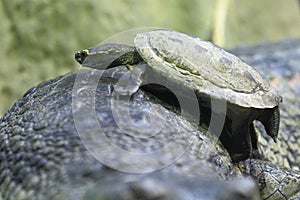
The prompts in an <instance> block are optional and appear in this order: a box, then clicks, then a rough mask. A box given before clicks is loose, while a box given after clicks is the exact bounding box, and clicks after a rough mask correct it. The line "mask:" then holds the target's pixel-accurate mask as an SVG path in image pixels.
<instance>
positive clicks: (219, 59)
mask: <svg viewBox="0 0 300 200" xmlns="http://www.w3.org/2000/svg"><path fill="white" fill-rule="evenodd" d="M123 50H124V51H123ZM107 54H111V55H113V56H112V57H107ZM104 57H105V58H104ZM75 58H76V60H77V61H78V62H79V63H80V64H82V65H83V66H85V67H91V68H96V69H100V70H104V69H106V68H111V67H117V66H118V65H119V64H123V65H127V66H128V67H129V68H130V69H132V71H133V72H134V71H135V70H136V69H138V70H140V71H142V72H139V73H132V74H134V75H135V76H138V79H139V80H140V81H136V78H135V79H134V80H135V81H134V83H133V84H131V85H134V84H136V85H137V86H141V85H142V83H144V82H146V81H147V79H153V78H155V77H164V78H165V79H166V80H167V81H168V82H171V83H173V84H175V85H178V86H179V89H180V90H182V91H184V90H192V91H194V92H195V94H196V96H197V98H198V103H199V107H200V110H201V112H202V111H203V110H204V111H205V112H204V114H205V115H207V116H209V113H217V115H220V116H222V115H225V118H224V127H223V129H222V132H221V135H220V140H221V142H222V143H223V145H224V146H225V147H226V149H227V150H228V151H229V153H230V155H231V158H232V160H233V161H234V162H238V161H241V160H245V159H247V158H249V157H251V156H252V155H257V152H258V141H257V133H256V130H255V126H254V124H253V121H254V120H258V121H260V122H261V123H262V124H263V125H264V127H265V130H266V132H267V134H268V135H269V136H271V137H272V138H273V141H274V142H275V143H276V138H277V136H278V130H279V122H280V111H279V104H280V103H281V102H282V97H281V96H280V94H279V92H278V91H277V90H276V89H275V88H274V87H273V86H271V85H270V83H269V82H268V81H267V80H266V79H265V78H264V77H263V76H262V75H261V74H260V73H259V72H257V71H256V70H255V69H253V68H252V67H251V66H249V65H247V64H246V63H244V62H243V61H242V60H241V59H239V58H238V57H236V56H234V55H233V54H231V53H229V52H226V51H225V50H224V49H222V48H220V47H218V46H217V45H215V44H213V43H211V42H209V41H205V40H202V39H200V38H198V37H194V36H191V35H187V34H184V33H181V32H177V31H173V30H167V29H158V30H153V31H148V32H142V33H139V34H137V35H136V36H135V38H134V47H131V46H128V45H124V44H103V45H100V46H97V47H95V48H89V49H86V50H82V51H79V52H77V53H76V54H75ZM97 58H98V59H97ZM136 74H138V75H136ZM149 77H150V78H149ZM129 85H130V84H129ZM138 88H139V87H132V86H130V88H129V87H128V88H127V89H126V91H130V92H129V94H133V93H134V92H136V91H137V89H138ZM155 90H156V88H154V89H153V90H152V91H154V93H155ZM162 95H163V94H161V93H159V96H162ZM212 101H215V102H217V103H219V104H220V105H225V107H226V112H221V113H218V111H215V110H214V109H212V106H211V102H212ZM206 118H209V117H206ZM206 123H210V122H206ZM217 123H219V122H217ZM220 123H221V122H220Z"/></svg>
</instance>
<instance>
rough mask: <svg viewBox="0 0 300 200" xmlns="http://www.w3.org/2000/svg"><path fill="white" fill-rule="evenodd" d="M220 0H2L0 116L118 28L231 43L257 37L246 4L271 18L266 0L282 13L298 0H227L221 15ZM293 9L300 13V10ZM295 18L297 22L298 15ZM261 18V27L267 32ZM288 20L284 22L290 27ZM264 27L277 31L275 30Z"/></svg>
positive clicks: (71, 68)
mask: <svg viewBox="0 0 300 200" xmlns="http://www.w3.org/2000/svg"><path fill="white" fill-rule="evenodd" d="M220 1H223V0H88V1H84V0H59V1H58V0H57V1H55V0H52V1H50V0H13V1H12V0H0V19H1V20H0V44H1V48H0V61H1V62H0V116H1V115H2V114H3V113H4V112H5V111H6V110H7V109H8V108H9V107H10V106H11V105H12V104H13V103H14V102H15V101H16V100H17V99H18V98H20V97H21V96H22V94H24V93H25V92H26V90H28V89H29V88H31V87H33V86H35V85H37V84H38V83H39V82H41V81H44V80H47V79H49V78H53V77H55V76H57V75H60V74H64V73H67V72H70V71H74V70H76V69H77V68H79V67H80V66H79V65H78V64H77V63H76V62H75V61H74V58H73V56H74V52H75V51H77V50H80V49H83V48H86V47H89V46H94V45H96V44H98V43H100V42H101V41H102V40H104V39H106V38H107V37H109V36H111V35H113V34H115V33H118V32H121V31H125V30H128V29H132V28H137V27H165V28H171V29H176V30H178V31H182V32H186V33H189V34H192V35H197V36H199V37H202V38H204V39H214V38H215V37H216V35H217V36H218V35H221V37H219V38H221V42H220V43H223V44H227V45H229V46H233V45H235V44H237V43H239V42H243V43H246V42H248V41H252V42H253V41H258V39H253V38H251V35H250V34H247V38H246V39H247V40H246V39H245V37H241V35H242V36H243V35H244V34H243V33H244V32H245V33H246V32H247V33H249V32H251V33H253V34H254V35H255V32H254V31H247V26H246V25H247V24H248V21H247V20H260V19H258V18H257V16H258V14H257V13H251V10H250V11H249V10H247V6H248V7H250V8H252V9H253V8H255V9H253V10H255V11H257V10H258V11H257V12H261V13H260V14H261V15H263V16H264V19H265V18H267V19H270V21H271V22H272V20H273V21H278V19H277V17H274V16H272V15H271V14H269V15H270V16H267V14H265V13H269V12H270V8H269V7H263V6H264V5H274V4H275V5H277V6H272V8H274V9H278V8H281V7H280V5H283V4H284V8H289V9H287V10H284V9H280V10H275V11H273V12H274V13H283V14H280V15H284V12H287V13H288V14H289V15H292V14H291V13H292V12H293V11H298V10H296V9H297V5H296V1H295V0H265V1H261V0H252V1H248V0H226V1H227V2H228V3H227V4H226V5H223V6H221V10H222V9H226V10H225V11H226V12H225V13H227V15H226V16H222V15H221V17H220V15H217V14H218V13H216V12H215V11H216V9H215V8H216V7H217V6H218V5H220ZM249 2H252V4H251V3H249ZM275 2H276V3H275ZM223 4H224V3H223ZM249 4H251V6H249ZM278 5H279V6H278ZM240 10H242V11H243V12H242V13H240ZM295 15H297V16H295V17H298V18H299V13H295ZM216 16H219V17H216ZM239 16H241V17H239ZM265 16H267V17H265ZM276 16H278V14H277V15H276ZM219 20H221V22H222V23H226V24H225V25H224V24H223V26H222V27H225V28H221V30H220V29H218V28H216V26H215V24H218V23H217V22H220V21H219ZM286 21H287V20H286V19H285V18H284V20H281V22H282V23H283V22H285V23H286ZM291 21H292V23H294V24H295V20H294V21H293V20H291ZM271 22H269V21H268V23H271ZM249 24H250V25H253V24H254V23H250V22H249ZM262 24H263V23H260V24H259V26H261V27H259V30H260V32H259V33H260V35H262V36H266V35H263V33H264V32H265V29H266V28H265V24H263V25H262ZM277 25H278V23H277ZM292 25H293V24H292ZM292 25H291V26H292ZM287 26H288V25H286V24H285V25H284V28H285V29H286V30H288V31H289V32H291V31H292V29H289V28H288V27H287ZM295 26H296V25H295ZM270 27H271V26H270ZM250 28H251V27H250ZM225 29H226V30H225ZM268 29H269V28H268ZM216 30H218V31H217V32H216ZM245 30H246V31H245ZM277 30H278V29H277ZM280 30H281V29H280ZM297 30H298V27H297ZM219 32H222V33H225V34H220V33H219ZM256 32H257V31H256ZM281 32H282V31H281ZM295 32H296V31H295ZM266 33H268V34H270V33H272V34H275V33H273V32H272V31H271V30H266ZM297 34H300V33H298V32H297ZM288 36H289V35H286V37H288ZM248 37H249V40H248ZM282 37H285V36H284V35H281V38H282ZM235 38H242V39H243V40H242V41H238V40H235ZM267 38H268V37H267V36H266V37H261V38H260V39H259V40H262V39H267ZM272 38H274V36H272ZM275 38H276V37H275ZM277 38H280V37H277Z"/></svg>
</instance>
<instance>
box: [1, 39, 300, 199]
mask: <svg viewBox="0 0 300 200" xmlns="http://www.w3.org/2000/svg"><path fill="white" fill-rule="evenodd" d="M295 44H297V43H293V45H295ZM293 45H291V46H292V47H294V48H296V47H295V46H293ZM298 47H300V45H299V46H298ZM269 48H270V47H269ZM269 48H267V49H269ZM272 50H274V48H272ZM277 50H278V51H282V52H284V50H282V49H280V48H279V47H278V48H277ZM253 51H254V50H253ZM239 52H240V53H241V54H242V53H243V51H239ZM293 52H296V53H297V51H293ZM245 54H246V53H245ZM298 54H299V53H298ZM275 55H276V54H275ZM280 55H281V54H280ZM287 55H289V53H287V54H285V55H284V59H283V57H281V56H278V58H277V57H275V56H274V57H275V58H274V60H276V58H277V59H278V60H281V61H282V62H283V63H286V64H288V63H295V62H296V61H297V60H296V59H295V60H296V61H295V62H288V61H289V59H288V56H287ZM291 55H293V56H295V55H294V54H291ZM252 56H253V55H252ZM286 57H287V58H286ZM243 58H244V59H245V60H246V58H247V57H243ZM293 58H295V57H293ZM248 59H249V60H251V59H253V60H254V61H255V58H252V57H251V55H250V56H249V55H248ZM284 61H285V62H284ZM264 62H267V61H265V60H264V59H262V60H261V61H260V62H258V61H257V62H256V64H257V65H260V66H261V65H262V64H263V63H264ZM248 63H249V62H248ZM298 63H299V61H298ZM250 64H251V63H250ZM252 65H253V64H252ZM282 65H283V66H280V67H281V68H280V69H286V68H287V65H284V64H282ZM254 66H256V65H255V64H254ZM262 66H263V65H262ZM271 66H272V65H271ZM298 66H299V65H298ZM276 70H277V68H275V69H274V68H271V71H276ZM293 70H294V68H292V69H291V71H292V72H293V73H292V76H291V77H293V76H295V75H294V74H296V73H295V71H293ZM259 71H260V70H259ZM268 71H270V70H267V72H268ZM268 73H269V72H268ZM93 74H94V73H93V71H91V72H90V76H91V80H93ZM75 75H76V74H74V73H71V74H68V75H65V76H63V77H58V78H56V79H54V80H51V81H47V82H44V83H42V84H40V85H39V86H37V87H35V88H33V89H31V90H30V91H28V92H27V93H26V95H25V96H24V97H23V98H22V99H20V100H19V101H18V102H16V104H15V105H14V106H13V107H12V109H10V110H9V111H8V112H7V113H6V114H5V116H4V117H3V118H2V119H1V121H0V145H1V147H0V149H1V152H0V168H1V170H0V184H1V185H0V191H1V195H2V196H1V198H3V199H16V198H23V199H26V198H27V199H32V197H39V198H42V197H43V198H48V199H50V198H52V199H53V198H56V199H66V198H69V199H74V198H75V197H76V198H78V197H80V195H81V196H84V197H86V198H91V199H92V198H95V197H101V198H106V199H113V198H114V197H116V196H114V195H116V194H122V197H127V199H134V198H135V199H138V198H141V197H147V198H148V199H151V198H152V199H153V197H155V198H156V199H176V198H177V199H184V198H189V199H192V198H191V197H192V196H194V197H197V198H196V199H200V198H201V195H204V194H203V193H201V192H203V191H205V192H206V193H205V195H206V196H205V197H203V196H202V198H205V199H209V198H208V197H207V195H211V196H209V197H211V198H210V199H220V196H219V197H218V196H215V195H216V193H218V192H219V189H222V191H223V195H222V196H223V197H226V195H227V199H233V198H236V197H237V196H239V197H241V198H242V199H258V197H257V196H256V195H255V191H256V190H255V187H253V183H252V182H251V181H250V182H249V180H248V179H241V180H240V181H241V182H238V183H237V182H231V184H228V183H224V182H222V181H226V180H232V179H236V178H238V177H239V173H240V171H239V169H238V168H235V167H234V165H233V164H232V163H231V161H230V157H229V155H228V153H227V152H226V151H225V150H224V149H223V147H222V146H221V145H219V144H217V145H216V144H215V143H214V142H212V141H213V140H212V138H211V136H206V135H205V134H203V132H201V131H197V130H196V131H192V132H191V131H189V130H190V129H191V128H193V126H192V125H190V123H189V122H187V121H186V120H184V119H182V118H180V117H179V116H178V115H177V114H176V111H175V110H174V108H172V107H168V105H166V104H164V103H163V102H161V101H159V100H157V99H156V98H155V97H153V96H151V95H146V94H145V93H144V92H143V91H139V92H138V93H137V94H136V95H135V97H134V102H135V105H137V106H141V107H142V108H145V107H149V105H153V104H156V105H158V106H161V105H164V106H165V108H164V107H163V106H161V107H159V110H160V111H162V110H166V112H167V113H168V114H170V115H171V117H170V120H171V121H169V124H172V128H173V129H174V131H175V132H176V131H179V132H181V133H182V137H186V136H187V135H186V134H189V135H188V136H191V137H195V140H194V141H195V143H194V144H193V145H192V146H191V147H190V149H189V151H187V153H186V154H185V156H183V157H182V158H180V159H179V160H178V161H177V162H176V163H174V164H173V165H171V166H169V167H167V168H164V169H163V170H161V171H158V172H156V173H157V174H155V173H154V174H148V175H146V176H142V178H141V177H139V176H137V175H136V176H134V175H132V174H126V173H123V172H118V171H116V170H114V169H111V168H109V167H106V166H104V165H102V164H101V163H99V162H98V161H97V160H95V159H94V158H93V157H92V156H91V155H90V154H89V153H88V152H87V150H86V149H85V147H84V146H83V145H82V144H81V141H80V139H79V137H78V135H77V134H76V128H75V126H74V119H73V114H72V107H71V102H72V89H73V83H74V78H75ZM109 76H110V75H109V74H108V77H107V78H104V79H103V80H102V81H100V82H101V84H100V86H99V87H98V91H97V95H99V98H98V101H97V102H96V105H97V107H96V111H97V112H98V113H99V115H98V116H99V117H100V118H102V119H104V122H109V121H110V120H111V119H112V118H111V117H110V114H109V113H110V110H109V108H108V106H107V102H108V101H109V100H110V99H111V97H110V95H109V94H110V93H111V88H112V85H113V84H114V83H115V80H112V79H111V78H109ZM276 77H278V74H276V73H275V75H274V78H271V79H270V80H271V81H272V83H276V82H274V80H276ZM287 80H293V78H288V79H287ZM287 82H288V83H289V84H288V86H289V88H295V89H293V90H291V91H287V92H288V93H289V92H291V93H289V95H291V98H290V99H291V101H290V102H289V103H291V104H292V105H290V107H293V105H296V104H295V103H297V102H296V100H295V99H293V98H292V97H293V93H295V94H294V95H296V94H298V95H299V93H297V91H299V90H297V86H295V85H296V84H297V83H296V84H295V83H294V82H293V81H292V82H291V81H287ZM281 84H282V83H280V84H278V85H281ZM285 87H286V86H285ZM279 89H280V87H279ZM83 91H84V90H83ZM282 91H285V89H284V87H283V90H282ZM81 95H82V96H83V97H87V96H89V92H88V91H87V92H83V93H82V94H81ZM282 96H283V98H284V99H285V98H286V97H287V95H285V93H282ZM285 103H287V104H285ZM288 105H289V104H288V102H286V101H284V103H283V105H282V107H281V109H282V112H281V113H282V116H283V117H284V118H285V119H286V120H288V121H287V122H285V123H283V122H282V121H283V120H281V127H280V134H279V138H278V140H280V141H281V140H282V143H281V144H285V145H283V147H281V148H278V146H277V145H275V146H274V148H270V146H271V145H272V141H269V142H268V143H265V144H264V143H263V140H262V139H259V141H261V142H262V144H263V145H262V151H263V152H264V154H265V156H266V157H267V158H268V155H271V154H269V153H268V151H269V152H270V151H272V152H273V154H274V155H276V158H278V159H277V163H275V164H274V163H271V162H269V161H260V160H255V159H251V160H250V161H246V162H244V163H241V164H240V166H239V167H240V169H242V171H243V172H244V173H245V174H246V175H252V176H254V178H256V180H258V182H259V187H260V188H259V189H260V192H261V195H262V196H263V198H265V199H268V200H270V199H284V198H286V199H299V198H300V197H299V190H300V183H299V181H300V180H299V172H298V171H291V170H290V169H284V168H282V167H280V165H284V162H280V158H282V160H285V159H286V160H288V163H289V166H291V167H293V168H295V169H296V170H297V166H299V161H297V159H292V157H291V158H289V157H288V156H286V155H288V154H289V153H290V154H292V155H297V152H299V149H298V148H297V146H299V145H297V144H295V142H293V140H291V141H292V142H290V141H289V140H286V139H284V136H281V135H283V134H284V133H285V134H286V135H288V137H289V138H291V137H295V139H297V137H299V136H297V134H298V133H299V131H297V130H299V129H298V127H299V124H298V123H299V115H298V113H294V114H293V112H292V111H296V109H289V106H288ZM131 106H133V105H131ZM284 108H286V109H284ZM133 111H134V109H133ZM73 112H74V110H73ZM75 112H76V110H75ZM291 112H292V115H291V114H290V113H291ZM133 114H134V113H133ZM135 114H136V116H140V119H143V117H142V116H141V114H140V113H139V112H137V113H135ZM289 116H294V117H292V118H290V117H289ZM297 117H298V118H297ZM82 120H83V121H84V120H87V119H82ZM87 122H88V120H87ZM174 123H175V124H177V125H176V126H174ZM104 124H106V125H107V127H106V128H107V130H108V137H109V138H110V139H111V140H112V141H114V142H115V143H116V144H118V145H121V146H123V147H124V148H125V149H126V148H129V149H132V148H133V149H136V150H141V148H140V147H139V146H132V145H131V144H132V143H131V142H130V141H131V139H132V138H130V137H128V136H124V135H122V134H121V132H119V131H118V130H117V129H115V127H114V126H111V123H104ZM182 124H185V125H184V126H182ZM286 124H292V125H293V126H286ZM92 126H93V124H92ZM291 127H292V128H291ZM298 135H299V134H298ZM165 139H168V137H166V138H165ZM142 141H143V140H142ZM295 141H297V140H295ZM143 144H144V147H147V141H143ZM293 144H294V145H296V148H290V146H291V145H293ZM158 147H159V145H158ZM268 148H269V149H270V150H268ZM273 149H274V150H273ZM279 149H281V151H284V150H286V151H287V153H286V154H285V153H283V154H280V153H277V154H276V153H275V152H276V151H279ZM147 150H149V149H147V148H145V149H142V151H147ZM298 157H299V156H298ZM269 158H272V156H269ZM295 158H297V157H295ZM162 159H163V158H162ZM271 161H272V162H273V160H271ZM285 166H286V167H289V166H287V165H285ZM275 172H276V173H275ZM203 174H205V175H209V178H208V182H209V184H211V187H209V188H207V189H203V183H205V181H207V179H203ZM132 176H133V177H132ZM210 176H212V177H211V178H210ZM191 180H192V181H191ZM191 182H192V183H193V184H191ZM98 185H99V186H102V187H103V188H104V190H103V191H101V190H99V188H97V189H95V188H96V186H98ZM103 185H104V186H103ZM107 185H109V186H111V187H109V188H108V186H107ZM183 185H192V186H194V187H184V186H183ZM237 185H239V186H240V187H237ZM114 186H115V187H114ZM155 186H157V187H155ZM158 186H159V187H158ZM242 186H245V187H242ZM286 186H288V187H286ZM161 188H162V189H161ZM174 188H176V192H170V191H174ZM199 188H202V189H199ZM204 188H205V187H204ZM238 188H242V191H240V190H237V189H238ZM249 188H250V189H249ZM216 191H217V192H216ZM274 191H275V192H274ZM297 191H298V193H297ZM207 192H208V193H209V194H207ZM143 195H144V196H143ZM280 195H281V196H280ZM119 197H120V196H117V198H119ZM243 197H244V198H243ZM277 197H278V198H277ZM1 198H0V199H1ZM124 199H126V198H124ZM224 199H226V198H224ZM236 199H237V198H236Z"/></svg>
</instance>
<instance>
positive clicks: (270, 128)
mask: <svg viewBox="0 0 300 200" xmlns="http://www.w3.org/2000/svg"><path fill="white" fill-rule="evenodd" d="M259 121H260V122H261V123H262V124H263V125H264V127H265V129H266V132H267V134H268V135H269V136H271V137H272V138H273V140H274V142H277V136H278V131H279V122H280V113H279V108H278V106H275V107H274V108H267V109H265V111H264V114H263V115H262V116H261V117H260V118H259Z"/></svg>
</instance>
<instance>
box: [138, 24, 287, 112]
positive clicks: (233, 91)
mask: <svg viewBox="0 0 300 200" xmlns="http://www.w3.org/2000/svg"><path fill="white" fill-rule="evenodd" d="M134 43H135V47H136V49H137V51H138V53H139V54H140V56H141V57H142V58H143V59H144V60H145V61H146V62H147V64H149V65H150V66H151V67H152V68H153V70H155V71H156V72H158V73H161V74H162V75H165V76H167V77H170V75H171V76H172V77H170V78H169V79H170V80H172V81H176V82H178V83H179V84H183V85H184V86H186V87H189V88H192V89H196V92H198V93H199V94H200V95H201V94H206V95H209V96H210V97H211V98H215V99H221V100H226V101H229V102H231V103H233V104H237V105H239V106H242V107H253V108H273V107H275V106H277V105H278V104H279V103H280V102H281V101H282V98H281V96H280V95H279V93H278V91H277V90H276V89H275V88H274V87H272V86H271V85H270V84H269V82H268V81H267V80H266V79H265V78H263V77H262V76H261V75H260V74H259V73H258V72H257V71H256V70H255V69H253V68H252V67H251V66H249V65H247V64H246V63H244V62H243V61H241V60H240V59H239V58H238V57H236V56H234V55H233V54H230V53H228V52H226V51H224V50H223V49H221V48H220V47H218V46H216V45H214V44H212V43H211V42H208V41H204V40H201V39H200V38H197V37H194V36H190V35H186V34H183V33H179V32H176V31H171V30H154V31H150V32H144V33H140V34H137V36H136V37H135V39H134Z"/></svg>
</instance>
